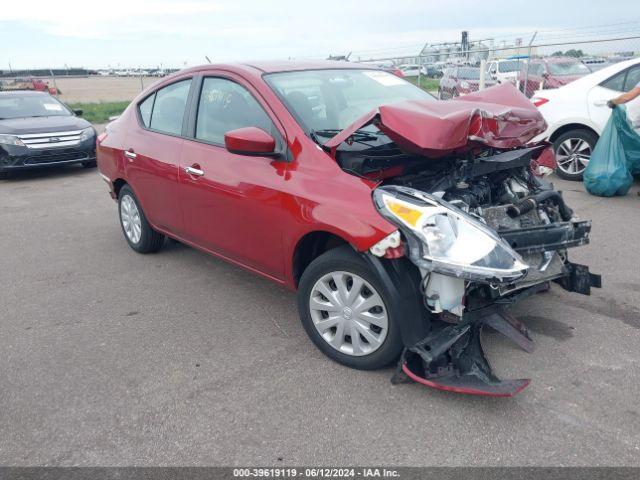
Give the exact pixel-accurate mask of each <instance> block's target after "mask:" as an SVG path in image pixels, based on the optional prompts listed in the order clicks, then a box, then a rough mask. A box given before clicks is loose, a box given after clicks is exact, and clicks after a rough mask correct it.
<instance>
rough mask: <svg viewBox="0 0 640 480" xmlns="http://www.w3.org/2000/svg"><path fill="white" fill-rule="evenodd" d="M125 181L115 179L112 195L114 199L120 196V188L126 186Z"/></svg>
mask: <svg viewBox="0 0 640 480" xmlns="http://www.w3.org/2000/svg"><path fill="white" fill-rule="evenodd" d="M127 184H128V183H127V181H126V180H125V179H124V178H116V179H115V180H114V181H113V182H112V185H113V193H114V194H115V196H116V199H117V198H118V195H120V190H122V187H124V186H125V185H127Z"/></svg>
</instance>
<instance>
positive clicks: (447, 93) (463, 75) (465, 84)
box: [438, 67, 497, 100]
mask: <svg viewBox="0 0 640 480" xmlns="http://www.w3.org/2000/svg"><path fill="white" fill-rule="evenodd" d="M496 83H497V82H496V81H495V80H493V79H492V78H491V77H490V76H489V75H486V77H485V82H484V84H485V88H486V87H492V86H494V85H496ZM478 90H480V69H479V68H477V67H450V68H447V69H445V70H444V72H443V73H442V77H441V78H440V86H439V88H438V98H440V99H442V100H445V99H448V98H455V97H459V96H460V95H466V94H468V93H471V92H477V91H478Z"/></svg>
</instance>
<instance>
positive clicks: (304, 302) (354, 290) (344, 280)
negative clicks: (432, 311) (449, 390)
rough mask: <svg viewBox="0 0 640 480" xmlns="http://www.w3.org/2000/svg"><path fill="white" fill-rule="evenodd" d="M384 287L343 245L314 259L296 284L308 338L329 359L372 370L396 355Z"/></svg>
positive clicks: (398, 347) (397, 341)
mask: <svg viewBox="0 0 640 480" xmlns="http://www.w3.org/2000/svg"><path fill="white" fill-rule="evenodd" d="M391 306H392V302H391V298H390V294H389V292H387V291H386V289H385V288H384V285H383V283H382V282H381V281H380V279H379V278H378V276H377V274H376V273H374V272H373V271H372V270H371V268H370V267H369V266H368V265H367V263H366V262H365V261H364V260H363V259H362V258H361V257H360V256H359V255H358V254H357V253H356V252H355V251H354V250H353V249H352V248H351V247H350V246H348V245H347V246H342V247H338V248H335V249H333V250H330V251H328V252H326V253H324V254H322V255H320V256H319V257H318V258H316V259H315V260H314V261H313V262H311V264H310V265H309V266H308V267H307V269H306V270H305V271H304V273H303V275H302V278H301V279H300V284H299V286H298V311H299V314H300V319H301V321H302V325H303V327H304V329H305V331H306V332H307V335H309V338H310V339H311V341H313V343H314V344H315V345H316V346H317V347H318V348H319V349H320V351H322V352H323V353H324V354H325V355H326V356H328V357H329V358H331V359H332V360H334V361H336V362H338V363H341V364H343V365H346V366H348V367H351V368H356V369H360V370H375V369H379V368H383V367H386V366H388V365H389V364H390V363H392V362H394V361H395V360H397V359H398V357H399V356H400V353H401V352H402V340H401V337H400V328H399V326H398V322H397V320H396V317H395V312H394V311H393V310H392V308H391Z"/></svg>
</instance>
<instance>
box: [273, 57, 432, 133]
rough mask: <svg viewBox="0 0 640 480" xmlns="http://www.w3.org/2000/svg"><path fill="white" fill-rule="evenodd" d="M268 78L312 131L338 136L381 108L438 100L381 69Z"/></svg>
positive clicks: (298, 73) (281, 75)
mask: <svg viewBox="0 0 640 480" xmlns="http://www.w3.org/2000/svg"><path fill="white" fill-rule="evenodd" d="M264 79H265V81H266V82H267V83H268V84H269V86H270V87H271V88H272V89H273V90H274V91H275V92H276V94H277V95H278V96H279V97H280V99H281V100H282V101H283V102H284V103H285V105H286V106H287V109H288V110H289V111H290V112H291V113H292V114H293V116H294V117H296V119H297V120H298V122H299V123H300V124H301V125H302V127H303V128H305V129H306V130H307V131H308V132H311V131H322V130H336V132H335V133H337V132H338V131H340V130H343V129H344V128H346V127H348V126H349V125H351V124H352V123H353V122H354V121H355V120H357V119H358V118H360V117H362V116H363V115H365V114H366V113H369V112H370V111H372V110H374V109H376V108H378V107H380V106H381V105H388V104H391V103H397V102H401V101H404V100H424V101H427V102H428V101H436V100H435V98H434V97H433V96H431V95H430V94H428V93H427V92H425V91H424V90H422V89H420V88H418V87H416V86H415V85H413V84H411V83H409V82H407V81H406V80H403V79H401V78H399V77H397V76H395V75H393V74H391V73H387V72H384V71H380V70H307V71H302V72H283V73H272V74H268V75H265V76H264Z"/></svg>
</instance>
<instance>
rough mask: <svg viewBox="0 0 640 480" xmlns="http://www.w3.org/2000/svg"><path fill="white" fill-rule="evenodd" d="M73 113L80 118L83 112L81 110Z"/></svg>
mask: <svg viewBox="0 0 640 480" xmlns="http://www.w3.org/2000/svg"><path fill="white" fill-rule="evenodd" d="M73 113H74V114H76V115H77V116H78V117H81V116H82V113H83V111H82V110H74V111H73Z"/></svg>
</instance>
